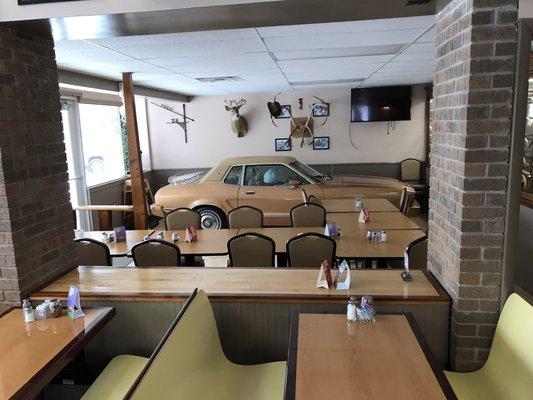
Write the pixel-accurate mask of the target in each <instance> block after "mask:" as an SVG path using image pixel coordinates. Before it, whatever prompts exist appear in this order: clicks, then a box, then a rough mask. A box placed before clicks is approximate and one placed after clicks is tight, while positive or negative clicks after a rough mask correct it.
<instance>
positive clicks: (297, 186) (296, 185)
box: [289, 181, 300, 189]
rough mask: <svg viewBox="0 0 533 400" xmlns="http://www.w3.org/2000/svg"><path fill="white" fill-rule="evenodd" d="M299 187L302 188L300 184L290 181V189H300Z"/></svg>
mask: <svg viewBox="0 0 533 400" xmlns="http://www.w3.org/2000/svg"><path fill="white" fill-rule="evenodd" d="M299 187H300V182H298V181H289V189H298V188H299Z"/></svg>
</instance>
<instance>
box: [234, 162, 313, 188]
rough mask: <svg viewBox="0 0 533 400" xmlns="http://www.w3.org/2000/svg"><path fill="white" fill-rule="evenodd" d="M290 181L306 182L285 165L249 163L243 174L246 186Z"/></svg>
mask: <svg viewBox="0 0 533 400" xmlns="http://www.w3.org/2000/svg"><path fill="white" fill-rule="evenodd" d="M290 181H296V182H298V183H299V184H301V185H305V184H307V181H306V180H305V179H304V178H303V177H302V176H301V175H299V174H298V173H296V172H294V171H293V170H292V169H290V168H288V167H286V166H285V165H249V166H247V167H246V174H245V176H244V184H245V185H247V186H283V185H288V184H289V182H290Z"/></svg>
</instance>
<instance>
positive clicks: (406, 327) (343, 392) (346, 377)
mask: <svg viewBox="0 0 533 400" xmlns="http://www.w3.org/2000/svg"><path fill="white" fill-rule="evenodd" d="M378 310H379V309H378ZM430 353H431V352H430V350H429V348H428V346H427V344H426V343H425V340H424V338H423V336H422V334H421V333H419V330H418V327H417V326H416V322H415V321H414V318H413V317H412V316H411V315H407V316H406V315H378V316H377V317H376V322H375V323H366V324H365V323H347V321H346V315H334V314H299V315H298V314H295V315H293V320H292V322H291V338H290V348H289V357H288V361H287V371H288V373H287V384H286V393H285V398H286V399H288V400H292V399H296V400H315V399H316V400H319V399H333V398H334V399H338V400H344V399H346V400H351V399H358V400H359V399H361V400H366V399H368V400H375V399H398V400H401V399H405V400H417V399H419V400H441V399H442V400H444V399H456V397H455V395H454V393H453V390H452V389H451V387H450V385H449V383H448V381H447V379H446V378H445V376H444V374H443V372H442V370H441V369H440V367H439V366H438V365H437V363H436V362H435V361H434V359H433V356H432V355H431V354H430Z"/></svg>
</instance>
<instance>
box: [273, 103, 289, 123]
mask: <svg viewBox="0 0 533 400" xmlns="http://www.w3.org/2000/svg"><path fill="white" fill-rule="evenodd" d="M291 115H292V114H291V106H290V105H289V104H285V105H283V106H281V112H280V114H279V115H278V116H277V117H276V119H285V118H290V117H291Z"/></svg>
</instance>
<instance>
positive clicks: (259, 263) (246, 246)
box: [228, 233, 276, 268]
mask: <svg viewBox="0 0 533 400" xmlns="http://www.w3.org/2000/svg"><path fill="white" fill-rule="evenodd" d="M228 253H229V260H230V266H231V267H253V268H270V267H274V266H275V256H276V244H275V243H274V241H273V240H272V239H271V238H269V237H268V236H265V235H261V234H259V233H244V234H242V235H237V236H234V237H232V238H231V239H230V240H228Z"/></svg>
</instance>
